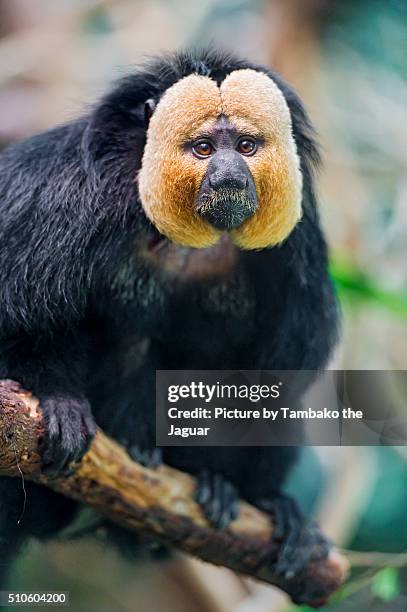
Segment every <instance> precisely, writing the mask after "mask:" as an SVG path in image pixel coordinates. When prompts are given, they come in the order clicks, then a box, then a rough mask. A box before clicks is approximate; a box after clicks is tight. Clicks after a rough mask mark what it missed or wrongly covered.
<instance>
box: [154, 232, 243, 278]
mask: <svg viewBox="0 0 407 612" xmlns="http://www.w3.org/2000/svg"><path fill="white" fill-rule="evenodd" d="M144 257H145V259H146V261H148V262H149V263H150V264H152V265H154V266H155V267H156V268H157V270H161V271H163V272H164V273H167V274H170V275H172V276H175V277H177V278H180V279H184V280H200V279H205V278H211V277H213V278H216V277H222V276H226V275H227V274H228V273H229V272H230V270H231V269H232V268H233V267H234V266H235V264H236V261H237V258H238V249H237V247H236V246H235V245H234V244H233V243H232V241H231V240H230V239H229V237H228V235H227V234H224V235H223V236H222V237H221V238H220V240H219V241H218V242H217V243H216V244H215V245H214V246H212V247H208V248H206V249H195V248H193V247H184V246H179V245H176V244H174V243H173V242H171V241H170V240H168V238H166V237H165V236H163V235H162V234H159V233H158V232H155V233H154V234H153V236H151V238H150V239H149V241H148V242H147V245H146V248H145V249H144Z"/></svg>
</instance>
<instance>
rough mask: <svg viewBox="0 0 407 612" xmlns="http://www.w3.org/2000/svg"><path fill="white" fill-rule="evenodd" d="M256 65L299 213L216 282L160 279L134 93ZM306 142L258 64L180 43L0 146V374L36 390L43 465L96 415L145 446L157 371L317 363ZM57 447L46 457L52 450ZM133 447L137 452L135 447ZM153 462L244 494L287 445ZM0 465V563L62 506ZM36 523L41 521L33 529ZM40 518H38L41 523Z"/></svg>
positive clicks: (327, 335)
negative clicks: (150, 247) (287, 151)
mask: <svg viewBox="0 0 407 612" xmlns="http://www.w3.org/2000/svg"><path fill="white" fill-rule="evenodd" d="M247 67H249V68H255V69H257V70H261V71H264V72H266V73H267V74H268V75H269V76H270V77H271V78H273V79H274V80H275V81H276V82H277V83H278V85H279V87H280V88H281V89H282V91H283V93H284V95H285V97H286V100H287V103H288V105H289V108H290V111H291V115H292V121H293V131H294V137H295V141H296V144H297V148H298V152H299V155H300V159H301V169H302V173H303V177H304V196H303V209H304V215H303V219H302V221H301V222H300V223H299V224H298V226H297V227H296V229H295V230H294V231H293V232H292V234H291V235H290V236H289V238H288V239H287V240H286V241H285V242H284V244H283V245H282V246H280V247H276V248H271V249H266V250H263V251H260V252H242V253H241V255H240V260H239V264H238V266H237V269H236V271H235V272H234V273H233V275H232V276H231V277H230V278H228V279H227V280H223V281H214V280H213V281H206V282H203V281H202V282H191V283H185V284H182V283H180V284H177V283H173V282H171V283H169V282H167V280H166V278H165V274H163V273H161V272H160V271H154V270H153V269H152V268H150V267H149V265H147V264H146V263H145V262H144V260H143V259H142V258H141V257H140V255H139V253H140V249H141V248H142V246H143V245H145V244H146V241H147V240H148V238H149V237H150V236H154V235H155V230H154V228H153V227H152V226H151V224H150V223H149V221H148V220H147V219H146V217H145V215H144V213H143V210H142V207H141V204H140V202H139V199H138V195H137V187H136V183H135V176H136V173H137V170H138V169H139V168H140V162H141V155H142V151H143V147H144V143H145V135H146V128H145V102H146V100H148V99H153V100H155V101H157V100H158V99H159V98H160V96H161V95H162V94H163V92H164V91H165V90H166V89H167V88H168V87H170V86H171V85H172V84H173V83H175V82H176V81H178V80H179V79H180V78H182V77H183V76H185V75H188V74H190V73H194V72H195V73H198V74H203V75H208V76H210V77H212V78H215V79H216V80H217V81H218V82H221V81H222V80H223V79H224V78H225V76H226V75H227V74H228V73H229V72H231V71H233V70H235V69H238V68H247ZM318 160H319V156H318V150H317V148H316V145H315V143H314V139H313V132H312V128H311V126H310V123H309V121H308V118H307V115H306V113H305V111H304V109H303V107H302V105H301V102H300V101H299V99H298V97H297V96H296V95H295V94H294V92H293V91H292V90H291V89H290V88H289V87H288V86H287V85H285V84H284V83H283V82H282V81H281V79H280V78H279V77H277V76H276V75H275V74H273V73H271V72H270V71H268V70H267V69H265V68H263V67H261V66H254V65H252V64H249V63H247V62H245V61H241V60H237V59H235V58H233V57H226V56H224V55H220V54H216V53H212V52H202V53H181V54H177V55H174V56H165V57H162V58H159V59H156V60H154V61H152V62H151V63H150V64H148V65H147V66H146V67H142V68H140V69H138V70H135V72H134V73H133V74H132V75H130V76H128V77H126V78H125V79H123V80H122V81H120V82H119V83H118V84H117V86H116V87H115V88H114V89H113V91H112V92H111V93H110V94H108V95H107V96H106V97H105V98H103V99H102V100H101V102H100V103H99V104H98V105H96V107H95V108H94V110H93V111H92V112H90V113H89V114H88V115H86V116H84V117H82V118H80V119H78V120H76V121H73V122H71V123H69V124H67V125H63V126H61V127H57V128H55V129H53V130H50V131H48V132H46V133H43V134H40V135H38V136H34V137H33V138H30V139H28V140H25V141H23V142H21V143H19V144H16V145H14V146H11V147H9V148H8V149H6V150H5V151H4V152H3V153H2V154H1V156H0V287H1V298H0V377H1V378H12V379H15V380H18V381H19V382H20V383H21V384H22V385H23V386H24V387H26V388H28V389H31V390H32V391H33V392H34V393H35V394H36V395H37V396H38V397H39V398H40V400H41V401H42V403H43V408H44V412H45V416H46V419H47V420H48V424H49V427H50V428H51V429H52V428H53V429H52V431H53V432H54V433H53V434H52V432H51V434H52V441H51V442H49V444H48V448H47V452H48V454H49V463H50V469H51V470H52V469H55V470H56V471H58V470H59V469H60V468H61V466H62V465H63V464H64V463H66V461H68V460H69V459H72V458H75V457H77V456H80V454H81V453H83V452H84V450H85V449H86V447H87V444H88V443H89V440H90V439H91V437H92V434H93V432H94V423H93V420H92V419H91V417H90V413H89V402H90V406H91V410H92V413H93V415H94V417H95V420H96V422H97V423H98V424H99V425H100V426H101V427H102V428H103V429H104V430H105V431H106V432H108V433H110V434H111V435H114V436H115V437H116V438H117V439H119V440H120V441H121V442H122V443H124V444H125V445H126V446H127V447H128V448H129V451H130V452H131V453H132V454H134V456H137V457H140V452H143V453H147V455H148V453H149V451H150V450H151V449H152V447H153V446H154V438H155V436H154V412H155V407H154V376H155V370H156V369H160V368H161V369H176V368H183V369H187V368H188V369H194V368H197V369H198V368H199V369H216V368H220V369H234V368H238V369H245V368H246V369H260V368H264V369H310V370H311V369H318V368H321V367H323V366H324V365H325V364H326V362H327V360H328V357H329V355H330V352H331V349H332V347H333V345H334V343H335V340H336V337H337V308H336V302H335V298H334V294H333V290H332V286H331V282H330V280H329V277H328V272H327V250H326V245H325V241H324V238H323V235H322V232H321V229H320V225H319V221H318V213H317V209H316V202H315V195H314V190H313V171H314V166H315V165H316V164H317V163H318ZM55 455H56V457H55ZM147 455H146V456H147ZM163 455H164V456H163V458H164V461H165V462H167V463H169V464H171V465H174V466H176V467H179V468H182V469H184V470H187V471H190V472H193V473H195V474H199V473H200V472H201V471H202V469H206V470H209V472H213V471H215V470H216V471H217V472H220V473H221V475H222V477H223V478H225V479H227V480H229V481H230V482H231V483H232V484H233V485H234V486H235V487H237V489H238V491H239V494H240V495H241V496H242V497H244V498H247V499H248V500H250V501H254V502H256V501H257V500H259V499H260V498H263V499H270V498H273V496H276V495H278V494H279V491H280V490H281V486H282V484H283V482H284V479H285V477H286V474H287V472H288V471H289V469H290V467H291V465H292V462H293V461H294V459H295V458H296V455H297V451H296V449H295V448H272V447H270V448H261V447H260V448H236V447H235V448H220V449H214V448H210V447H207V448H203V449H194V448H167V449H164V451H163ZM48 495H50V493H48V492H46V491H45V490H42V489H41V488H39V487H36V486H34V485H31V484H27V496H28V497H27V509H26V512H25V515H24V516H23V518H22V520H21V521H20V523H18V522H17V521H18V516H19V512H20V509H21V508H22V496H23V493H22V488H21V486H20V483H19V481H18V480H8V479H6V478H3V479H0V557H1V558H2V564H3V566H4V565H5V564H6V563H7V559H8V557H9V556H10V557H11V555H12V551H15V550H17V548H18V547H19V545H20V543H21V542H22V541H23V540H24V539H25V538H26V537H27V536H29V535H35V536H46V535H47V534H49V535H52V534H53V533H54V532H55V531H56V529H57V528H59V527H61V526H62V525H63V524H64V523H67V522H69V521H70V520H71V517H72V512H73V509H72V506H71V505H70V504H68V503H67V502H65V501H64V503H62V504H55V503H53V504H48V503H38V504H37V502H36V500H37V499H40V500H41V499H43V500H45V499H46V496H48ZM39 524H41V528H40V527H39ZM47 526H49V529H48V528H47Z"/></svg>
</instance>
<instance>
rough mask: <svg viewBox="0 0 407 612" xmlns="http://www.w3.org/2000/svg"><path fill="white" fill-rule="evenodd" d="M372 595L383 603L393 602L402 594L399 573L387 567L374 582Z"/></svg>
mask: <svg viewBox="0 0 407 612" xmlns="http://www.w3.org/2000/svg"><path fill="white" fill-rule="evenodd" d="M372 593H373V595H375V597H378V598H379V599H382V600H383V601H392V600H393V599H395V598H396V597H397V596H398V595H399V594H400V579H399V572H398V570H397V569H396V568H395V567H385V568H384V569H382V570H381V571H380V572H378V573H377V574H376V576H375V577H374V580H373V582H372Z"/></svg>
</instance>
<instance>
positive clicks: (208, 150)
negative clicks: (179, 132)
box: [192, 140, 214, 158]
mask: <svg viewBox="0 0 407 612" xmlns="http://www.w3.org/2000/svg"><path fill="white" fill-rule="evenodd" d="M213 151H214V148H213V145H212V143H210V142H209V140H200V141H199V142H196V143H195V144H194V145H193V146H192V153H193V154H194V155H195V157H199V158H203V157H209V156H210V155H212V153H213Z"/></svg>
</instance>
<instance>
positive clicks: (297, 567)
mask: <svg viewBox="0 0 407 612" xmlns="http://www.w3.org/2000/svg"><path fill="white" fill-rule="evenodd" d="M256 505H257V506H258V507H259V508H261V509H263V510H265V511H266V512H268V513H269V514H270V515H271V516H272V518H273V521H274V524H275V528H274V530H273V539H275V540H277V541H279V542H281V545H280V546H279V549H278V550H279V556H278V559H277V560H276V564H275V570H276V573H278V574H280V575H282V576H283V577H284V578H285V579H291V578H294V576H296V575H297V574H300V573H301V572H302V570H304V569H305V568H306V566H307V564H308V563H309V562H310V561H311V556H312V560H315V561H317V560H320V559H323V558H325V557H326V556H327V555H328V552H329V550H330V544H329V542H328V540H326V539H325V538H324V536H323V535H322V534H321V532H320V531H319V529H318V527H317V525H316V523H315V522H313V521H308V519H307V518H306V517H305V516H304V515H303V514H302V512H301V510H300V509H299V507H298V505H297V502H296V501H295V500H294V499H293V498H292V497H289V496H288V495H284V494H283V493H278V495H277V496H276V497H274V498H273V499H267V500H261V501H259V502H258V503H256Z"/></svg>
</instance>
